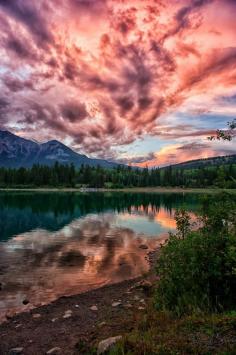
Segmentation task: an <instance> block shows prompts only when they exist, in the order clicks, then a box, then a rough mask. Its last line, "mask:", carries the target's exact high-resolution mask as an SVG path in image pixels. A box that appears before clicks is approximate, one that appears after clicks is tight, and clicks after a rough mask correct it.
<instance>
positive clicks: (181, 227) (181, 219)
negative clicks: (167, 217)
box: [175, 208, 191, 239]
mask: <svg viewBox="0 0 236 355" xmlns="http://www.w3.org/2000/svg"><path fill="white" fill-rule="evenodd" d="M175 220H176V226H177V233H176V236H179V237H180V238H181V239H184V238H185V236H186V235H187V234H188V233H189V232H190V226H191V224H190V216H189V214H188V213H187V212H186V211H185V210H184V209H183V208H181V209H178V210H177V211H176V212H175Z"/></svg>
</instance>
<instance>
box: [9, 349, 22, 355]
mask: <svg viewBox="0 0 236 355" xmlns="http://www.w3.org/2000/svg"><path fill="white" fill-rule="evenodd" d="M23 350H24V348H13V349H11V350H10V355H17V354H22V353H23Z"/></svg>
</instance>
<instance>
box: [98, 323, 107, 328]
mask: <svg viewBox="0 0 236 355" xmlns="http://www.w3.org/2000/svg"><path fill="white" fill-rule="evenodd" d="M106 324H107V323H106V322H101V323H99V324H98V326H99V327H100V328H101V327H104V326H105V325H106Z"/></svg>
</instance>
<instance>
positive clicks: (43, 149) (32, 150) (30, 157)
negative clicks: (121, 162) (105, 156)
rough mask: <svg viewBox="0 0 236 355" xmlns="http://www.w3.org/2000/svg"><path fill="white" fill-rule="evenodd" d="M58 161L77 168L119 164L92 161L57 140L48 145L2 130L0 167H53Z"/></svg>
mask: <svg viewBox="0 0 236 355" xmlns="http://www.w3.org/2000/svg"><path fill="white" fill-rule="evenodd" d="M56 161H58V162H59V163H62V164H71V163H73V164H74V165H75V166H76V167H80V166H81V165H82V164H84V165H90V166H98V165H100V166H101V167H103V168H112V167H115V166H117V165H118V164H116V163H113V162H109V161H107V160H102V159H91V158H88V157H87V156H86V155H82V154H78V153H76V152H74V151H73V150H72V149H70V148H69V147H67V146H66V145H64V144H62V143H61V142H59V141H57V140H51V141H49V142H46V143H42V144H40V143H37V142H35V141H32V140H29V139H25V138H21V137H19V136H16V135H15V134H13V133H11V132H9V131H1V130H0V166H1V167H7V168H18V167H25V168H28V167H31V166H32V165H33V164H41V165H53V164H54V163H55V162H56Z"/></svg>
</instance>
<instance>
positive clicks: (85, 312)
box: [0, 247, 159, 355]
mask: <svg viewBox="0 0 236 355" xmlns="http://www.w3.org/2000/svg"><path fill="white" fill-rule="evenodd" d="M158 251H159V247H158V248H157V249H155V250H150V251H149V252H147V255H146V259H147V262H148V263H149V271H148V273H147V274H145V275H142V276H139V277H136V278H134V279H129V280H124V281H122V282H120V283H115V284H109V285H106V286H103V287H100V288H97V289H93V290H90V291H87V292H84V293H80V294H77V295H72V296H62V297H60V298H58V299H57V300H55V301H53V302H51V303H49V304H47V305H43V306H39V307H36V308H33V309H31V310H29V311H26V312H21V313H18V314H16V315H14V316H13V317H11V318H9V319H7V320H6V321H4V322H3V323H1V324H0V353H1V354H3V355H5V354H6V355H7V354H9V353H10V350H11V349H13V348H23V350H22V354H25V355H31V354H34V355H40V354H45V353H47V351H50V350H51V349H53V348H59V349H60V351H59V352H55V353H62V354H65V355H67V354H68V355H69V354H81V355H82V354H86V353H90V352H87V351H92V349H93V350H94V349H96V348H97V346H98V343H99V342H100V341H102V340H104V339H107V338H109V337H113V336H118V335H121V336H124V335H125V334H126V333H128V332H130V331H131V330H132V329H133V328H134V325H135V322H136V321H137V320H138V319H139V318H141V317H142V316H143V314H144V312H145V311H146V307H147V305H148V302H149V298H150V295H151V293H152V285H153V283H154V282H155V280H156V276H155V274H154V264H155V260H156V258H157V256H158ZM45 334H47V336H46V337H45ZM81 347H82V348H81Z"/></svg>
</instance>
